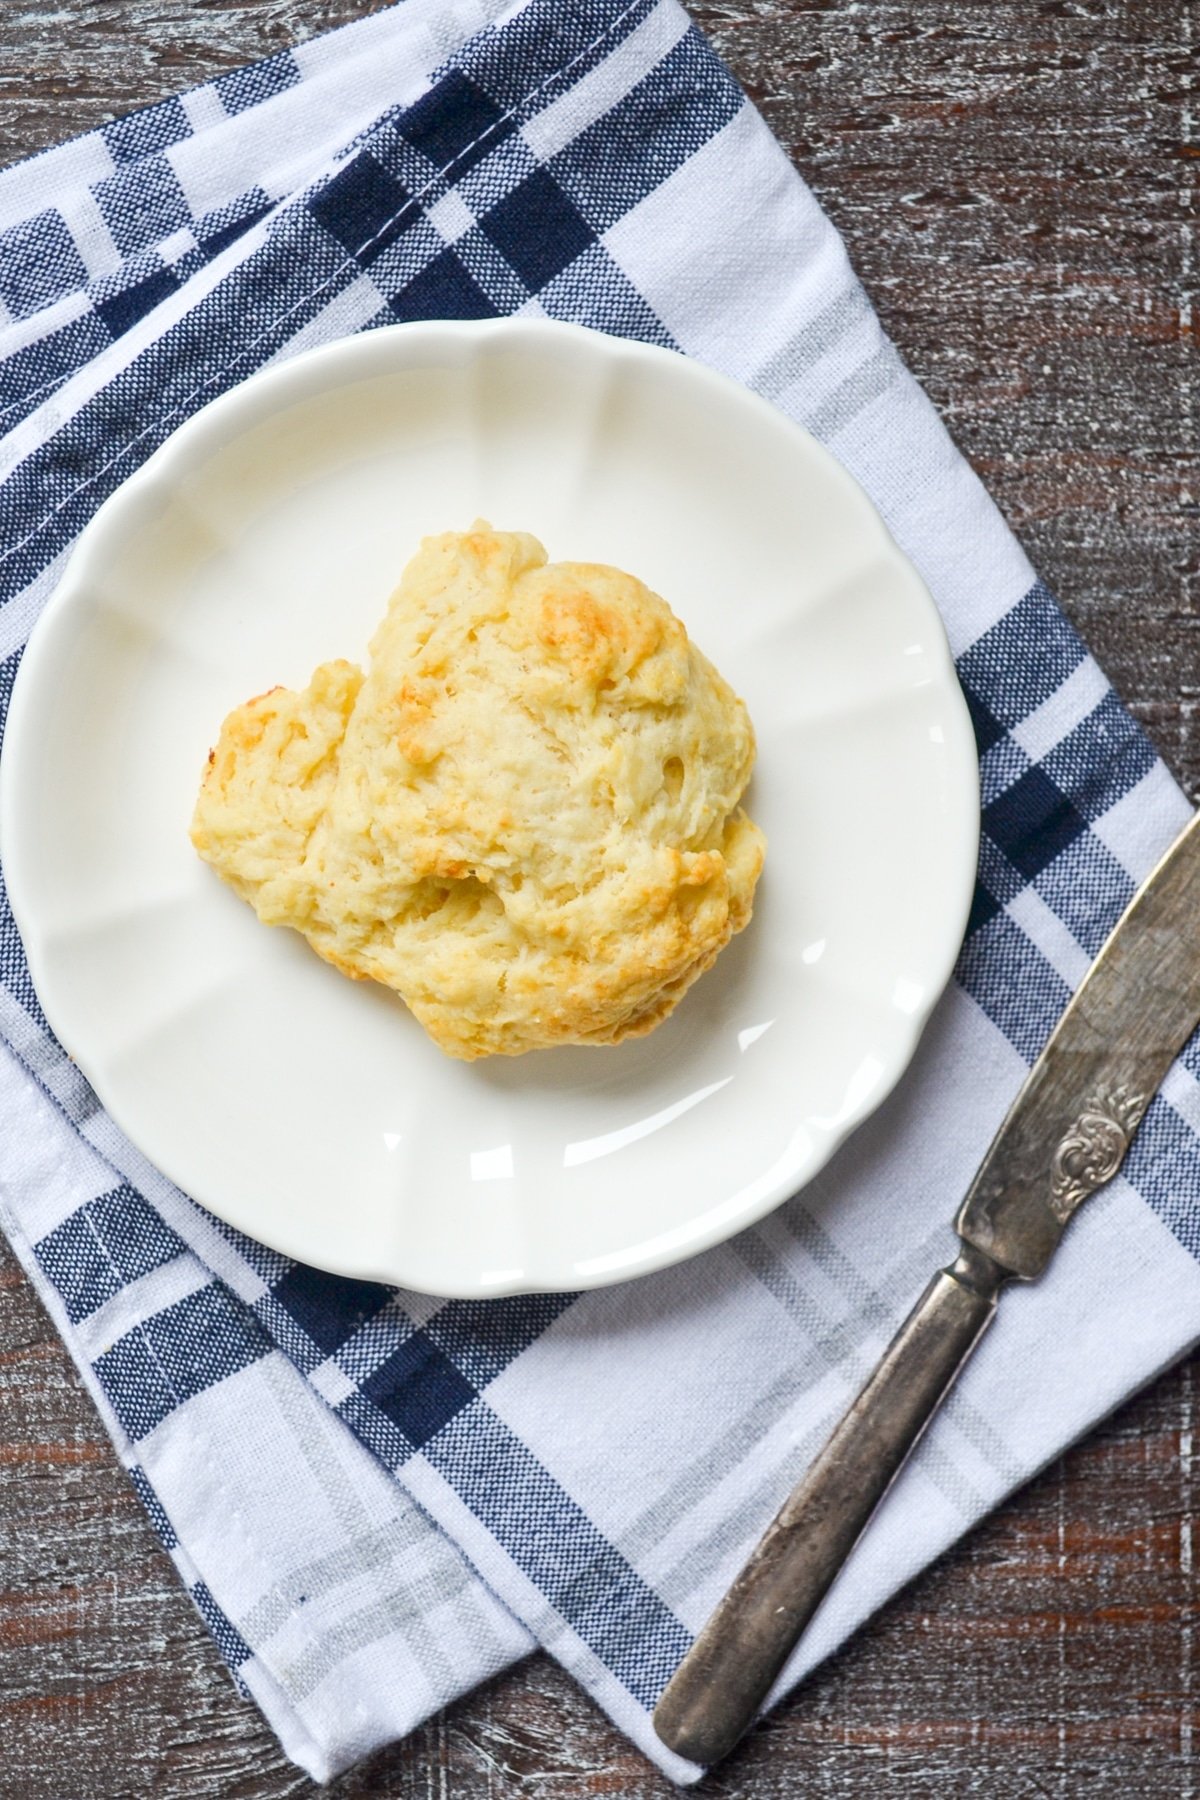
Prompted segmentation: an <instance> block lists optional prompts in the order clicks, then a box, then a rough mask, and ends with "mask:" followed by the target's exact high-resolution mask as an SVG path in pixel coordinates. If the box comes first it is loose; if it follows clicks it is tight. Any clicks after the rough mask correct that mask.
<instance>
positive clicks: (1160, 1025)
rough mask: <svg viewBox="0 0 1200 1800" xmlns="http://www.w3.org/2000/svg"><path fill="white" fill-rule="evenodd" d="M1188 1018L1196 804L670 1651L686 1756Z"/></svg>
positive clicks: (1044, 1239) (850, 1528)
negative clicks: (894, 1312) (772, 1506)
mask: <svg viewBox="0 0 1200 1800" xmlns="http://www.w3.org/2000/svg"><path fill="white" fill-rule="evenodd" d="M1198 1023H1200V813H1198V814H1196V816H1195V817H1194V818H1193V819H1192V820H1191V822H1190V823H1189V824H1188V825H1187V826H1186V827H1185V828H1184V830H1183V831H1182V832H1181V834H1180V835H1179V837H1178V838H1176V840H1175V842H1174V844H1173V845H1172V846H1171V848H1170V849H1169V850H1168V851H1167V853H1166V855H1165V856H1164V857H1163V859H1162V861H1161V862H1160V863H1159V864H1158V866H1157V867H1156V868H1155V869H1154V870H1153V871H1152V872H1151V874H1150V875H1149V876H1148V877H1147V879H1146V881H1145V882H1143V884H1142V886H1141V887H1140V888H1139V889H1138V891H1137V893H1136V894H1135V895H1134V897H1133V899H1132V900H1131V901H1130V903H1129V905H1128V907H1127V908H1126V910H1125V912H1124V913H1123V914H1122V916H1121V918H1120V919H1119V920H1118V922H1117V924H1116V926H1115V927H1114V929H1113V931H1112V934H1111V936H1110V937H1109V938H1108V940H1107V942H1106V943H1105V944H1104V946H1103V948H1102V949H1101V951H1100V954H1099V955H1098V956H1097V958H1096V960H1095V962H1094V963H1093V964H1092V966H1091V968H1090V969H1089V970H1088V972H1087V974H1086V975H1085V976H1084V979H1083V981H1082V982H1081V984H1080V986H1079V988H1078V990H1077V991H1076V993H1075V996H1074V998H1073V999H1072V1000H1071V1002H1070V1005H1069V1006H1068V1007H1067V1009H1066V1011H1065V1012H1064V1013H1063V1015H1062V1017H1061V1019H1060V1020H1059V1022H1058V1024H1057V1025H1056V1026H1055V1028H1054V1031H1053V1033H1052V1034H1051V1037H1050V1039H1049V1041H1048V1042H1047V1044H1046V1047H1045V1049H1044V1050H1043V1051H1042V1053H1041V1055H1040V1056H1039V1058H1038V1060H1037V1062H1036V1063H1035V1064H1034V1066H1033V1068H1032V1070H1031V1071H1030V1073H1029V1076H1028V1077H1027V1079H1026V1081H1025V1083H1024V1086H1023V1087H1022V1088H1021V1091H1020V1093H1019V1094H1018V1095H1017V1098H1016V1100H1015V1101H1014V1103H1013V1105H1012V1107H1011V1109H1010V1111H1009V1113H1008V1115H1007V1117H1006V1118H1005V1120H1004V1122H1003V1124H1002V1125H1001V1127H1000V1129H999V1131H998V1132H997V1134H996V1137H995V1139H994V1141H993V1143H992V1145H991V1148H990V1149H989V1150H988V1152H987V1154H986V1156H985V1157H984V1159H983V1162H982V1163H981V1165H980V1167H979V1170H978V1172H977V1174H976V1176H975V1179H974V1180H973V1181H972V1183H971V1186H970V1188H969V1190H968V1192H967V1196H966V1199H965V1200H964V1201H963V1203H962V1206H961V1207H960V1209H959V1212H958V1215H957V1217H956V1219H955V1230H956V1231H957V1232H958V1235H959V1239H960V1242H961V1250H960V1254H959V1256H958V1258H957V1260H956V1261H955V1262H953V1263H952V1264H950V1265H949V1267H947V1268H945V1269H942V1270H940V1271H939V1272H938V1273H937V1274H936V1275H935V1276H934V1278H933V1280H932V1281H931V1282H930V1284H929V1286H928V1287H927V1288H926V1290H925V1293H924V1294H923V1295H922V1296H921V1299H920V1300H919V1301H918V1302H917V1304H916V1306H915V1307H914V1309H913V1311H912V1312H911V1313H910V1314H909V1316H908V1318H907V1319H906V1320H905V1322H904V1324H903V1325H902V1326H901V1327H900V1330H899V1331H898V1332H897V1334H896V1336H895V1337H894V1338H893V1340H892V1342H891V1344H890V1345H889V1346H888V1348H887V1350H886V1351H885V1352H884V1355H883V1358H882V1360H881V1361H880V1363H879V1365H878V1367H877V1368H876V1370H875V1372H874V1374H873V1375H872V1376H871V1378H870V1380H869V1381H868V1382H867V1384H866V1386H865V1387H864V1388H863V1390H862V1392H861V1393H860V1394H859V1396H858V1398H857V1399H856V1400H855V1401H854V1403H853V1405H852V1406H851V1407H850V1409H849V1411H848V1412H847V1413H846V1414H845V1416H844V1417H843V1419H842V1420H841V1422H840V1424H839V1425H838V1426H837V1428H836V1429H835V1431H834V1432H833V1435H832V1436H831V1438H830V1439H829V1441H828V1443H827V1444H826V1445H825V1447H824V1449H823V1450H822V1451H821V1453H820V1454H819V1456H818V1457H817V1458H816V1460H815V1462H814V1463H813V1464H812V1466H811V1467H810V1468H809V1470H808V1472H807V1473H806V1474H805V1475H804V1476H803V1477H802V1479H801V1481H800V1482H799V1484H798V1485H797V1486H796V1488H795V1489H794V1490H793V1492H792V1493H791V1495H790V1496H789V1498H788V1499H787V1500H786V1501H785V1502H784V1505H783V1507H782V1508H781V1510H780V1511H779V1513H778V1514H777V1515H776V1518H775V1520H774V1522H773V1523H772V1524H771V1525H770V1526H769V1528H768V1529H767V1532H766V1534H765V1535H764V1537H763V1538H762V1539H761V1541H760V1542H759V1544H758V1547H757V1549H756V1550H755V1551H754V1553H753V1554H752V1556H751V1557H750V1560H749V1562H748V1563H747V1564H746V1566H745V1568H744V1569H743V1570H742V1572H741V1574H740V1575H739V1576H738V1578H737V1580H736V1581H735V1582H734V1584H733V1586H732V1587H731V1588H730V1590H729V1592H728V1593H727V1594H726V1595H725V1598H724V1599H723V1600H722V1601H721V1602H720V1604H719V1605H718V1607H717V1609H716V1611H715V1612H714V1613H713V1615H712V1618H711V1619H710V1620H709V1621H708V1623H707V1625H705V1627H704V1629H703V1630H702V1631H701V1633H700V1635H699V1637H698V1638H697V1639H696V1641H695V1643H694V1644H693V1645H692V1647H691V1649H690V1650H689V1651H688V1653H687V1655H686V1656H685V1657H684V1659H683V1661H682V1663H681V1664H680V1665H679V1668H678V1669H677V1670H676V1672H675V1674H674V1676H673V1677H672V1679H671V1681H670V1682H669V1683H668V1685H667V1687H666V1689H665V1691H664V1693H663V1696H662V1699H661V1700H660V1701H659V1703H658V1706H657V1708H656V1710H655V1713H654V1728H655V1730H656V1731H657V1733H658V1736H659V1738H660V1739H661V1740H662V1742H663V1743H664V1744H666V1745H667V1746H668V1748H669V1749H671V1750H674V1751H675V1752H676V1753H677V1754H678V1755H680V1756H683V1757H687V1758H688V1759H689V1760H690V1761H692V1762H700V1763H713V1762H718V1761H719V1760H720V1759H721V1757H723V1756H725V1755H727V1754H728V1752H729V1751H730V1750H731V1749H732V1748H733V1746H734V1744H735V1743H736V1742H737V1740H738V1739H739V1738H740V1737H741V1735H742V1733H743V1732H744V1731H745V1730H746V1729H747V1727H748V1726H749V1725H750V1724H751V1723H752V1721H753V1719H754V1717H755V1715H756V1713H757V1712H758V1710H759V1708H760V1707H761V1705H762V1703H763V1701H764V1700H765V1699H766V1698H767V1695H768V1693H769V1692H770V1689H771V1687H772V1686H773V1684H774V1682H775V1679H776V1677H777V1676H778V1675H779V1673H780V1671H781V1670H782V1668H783V1665H784V1663H785V1662H786V1660H787V1658H788V1656H789V1654H790V1652H791V1651H792V1649H793V1648H794V1646H795V1644H796V1642H797V1640H798V1639H799V1637H800V1635H801V1633H802V1632H803V1631H804V1628H805V1626H806V1625H807V1624H808V1622H809V1620H810V1619H811V1618H812V1615H813V1614H814V1612H815V1611H816V1610H817V1607H818V1606H819V1605H820V1603H821V1601H822V1600H823V1599H824V1597H825V1595H826V1593H827V1592H828V1591H829V1588H830V1587H831V1586H832V1584H833V1581H834V1580H835V1578H836V1576H837V1574H838V1572H839V1571H840V1569H841V1567H842V1565H843V1563H844V1562H845V1560H846V1558H847V1557H848V1556H849V1554H850V1552H851V1550H852V1549H853V1548H854V1545H855V1544H856V1543H857V1541H858V1539H859V1538H860V1537H861V1535H862V1533H863V1531H864V1530H865V1529H866V1527H867V1525H868V1524H869V1522H870V1519H871V1515H872V1514H873V1513H874V1511H875V1509H876V1507H877V1506H878V1505H879V1502H880V1501H881V1500H882V1499H883V1496H884V1495H885V1494H886V1492H887V1490H888V1488H889V1487H890V1486H891V1484H892V1482H893V1481H894V1480H895V1478H896V1476H897V1475H898V1474H899V1472H900V1470H901V1469H902V1467H903V1466H904V1463H905V1462H906V1461H907V1459H908V1456H909V1455H910V1453H911V1452H912V1449H913V1447H914V1445H915V1444H916V1443H917V1441H918V1439H919V1438H920V1436H921V1434H922V1432H923V1431H924V1430H925V1428H926V1426H927V1425H928V1424H929V1421H930V1419H931V1418H932V1417H933V1415H934V1413H935V1412H936V1411H937V1408H938V1407H939V1406H940V1405H941V1403H942V1401H943V1400H944V1399H945V1397H946V1394H947V1393H948V1392H949V1390H950V1388H951V1387H952V1385H953V1383H954V1381H955V1378H956V1377H957V1375H958V1373H959V1370H960V1369H961V1368H962V1366H963V1364H964V1363H965V1362H966V1360H967V1358H968V1357H969V1356H970V1354H971V1352H972V1350H973V1349H974V1348H975V1345H976V1344H977V1343H978V1341H979V1339H980V1337H981V1336H982V1334H983V1332H984V1330H985V1329H986V1327H987V1326H988V1324H989V1323H990V1322H991V1319H992V1317H993V1315H994V1313H995V1310H996V1302H997V1299H998V1297H999V1295H1000V1292H1001V1290H1002V1288H1003V1287H1004V1284H1005V1283H1006V1282H1008V1281H1012V1280H1021V1281H1032V1280H1034V1279H1036V1277H1037V1276H1038V1275H1040V1274H1041V1273H1042V1271H1043V1269H1044V1268H1045V1267H1046V1264H1047V1263H1048V1262H1049V1260H1050V1258H1051V1256H1053V1254H1054V1251H1055V1249H1056V1248H1057V1246H1058V1243H1059V1240H1060V1239H1061V1237H1062V1234H1063V1232H1064V1231H1065V1230H1066V1227H1067V1225H1068V1223H1069V1222H1070V1220H1071V1218H1072V1217H1073V1216H1074V1214H1075V1212H1076V1211H1077V1210H1078V1208H1079V1207H1080V1206H1081V1205H1082V1204H1083V1202H1084V1201H1085V1200H1086V1199H1087V1198H1088V1196H1089V1195H1090V1194H1094V1193H1095V1192H1096V1190H1097V1188H1100V1187H1103V1186H1104V1184H1105V1183H1106V1182H1108V1181H1111V1179H1112V1177H1113V1176H1114V1175H1115V1174H1116V1172H1117V1170H1118V1169H1119V1168H1120V1166H1121V1163H1122V1162H1123V1160H1124V1157H1125V1153H1126V1151H1127V1150H1128V1148H1129V1143H1130V1140H1131V1139H1132V1137H1133V1134H1134V1132H1135V1131H1136V1130H1137V1128H1138V1126H1139V1124H1140V1123H1141V1121H1142V1118H1143V1117H1144V1115H1145V1112H1146V1109H1147V1107H1148V1106H1149V1104H1150V1101H1151V1100H1152V1098H1153V1097H1154V1094H1155V1093H1156V1092H1157V1090H1158V1088H1159V1087H1160V1085H1161V1084H1162V1081H1163V1079H1164V1077H1165V1076H1166V1074H1167V1071H1168V1069H1169V1068H1170V1066H1171V1064H1172V1062H1173V1061H1174V1059H1175V1057H1176V1056H1177V1054H1178V1053H1179V1051H1180V1050H1181V1049H1182V1048H1183V1046H1184V1044H1185V1043H1186V1042H1187V1040H1188V1038H1189V1037H1190V1036H1191V1035H1192V1032H1193V1031H1194V1030H1195V1028H1196V1026H1197V1024H1198Z"/></svg>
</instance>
